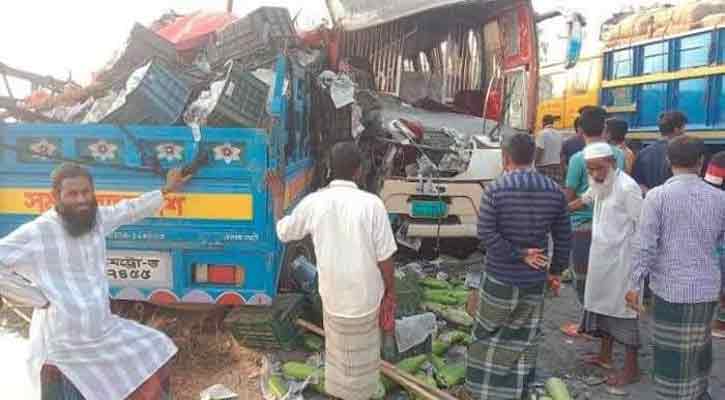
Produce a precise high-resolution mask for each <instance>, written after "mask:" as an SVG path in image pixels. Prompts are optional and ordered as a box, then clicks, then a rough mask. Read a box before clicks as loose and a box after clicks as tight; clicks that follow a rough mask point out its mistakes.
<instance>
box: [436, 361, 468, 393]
mask: <svg viewBox="0 0 725 400" xmlns="http://www.w3.org/2000/svg"><path fill="white" fill-rule="evenodd" d="M436 378H438V383H440V385H441V386H443V387H444V388H450V387H453V386H457V385H460V384H461V383H463V380H464V379H466V365H465V364H463V363H460V364H453V365H447V366H445V367H443V368H441V369H440V370H438V371H437V372H436Z"/></svg>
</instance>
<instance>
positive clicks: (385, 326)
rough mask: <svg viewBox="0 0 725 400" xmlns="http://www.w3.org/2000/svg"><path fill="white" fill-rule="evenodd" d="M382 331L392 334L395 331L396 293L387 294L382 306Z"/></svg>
mask: <svg viewBox="0 0 725 400" xmlns="http://www.w3.org/2000/svg"><path fill="white" fill-rule="evenodd" d="M379 322H380V329H381V330H382V331H383V332H386V333H390V332H394V331H395V293H391V292H386V293H385V295H384V296H383V300H382V302H381V304H380V321H379Z"/></svg>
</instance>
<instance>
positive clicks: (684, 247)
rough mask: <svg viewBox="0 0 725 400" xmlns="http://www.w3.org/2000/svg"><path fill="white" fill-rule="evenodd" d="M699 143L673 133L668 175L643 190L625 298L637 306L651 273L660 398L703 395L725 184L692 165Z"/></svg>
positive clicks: (718, 287)
mask: <svg viewBox="0 0 725 400" xmlns="http://www.w3.org/2000/svg"><path fill="white" fill-rule="evenodd" d="M704 153H705V146H704V143H703V142H702V141H701V140H699V139H695V138H691V137H687V136H679V137H677V138H675V139H673V140H671V141H670V143H669V144H668V147H667V154H668V157H669V161H670V164H671V166H672V173H673V177H672V178H670V179H668V180H667V181H666V182H665V183H664V185H661V186H657V187H655V188H653V189H651V190H650V191H649V192H648V193H647V197H646V198H645V201H644V205H643V208H642V215H641V217H640V227H639V231H640V240H639V243H638V245H637V246H636V247H635V253H634V261H633V272H632V282H631V284H632V286H631V287H633V288H635V290H632V291H630V292H628V293H627V295H626V301H627V303H628V304H629V305H630V307H632V308H633V309H635V310H639V309H640V291H641V288H642V285H643V282H644V279H645V278H646V277H647V276H649V278H650V288H651V290H652V292H653V294H654V310H653V314H654V337H653V342H654V383H655V390H656V392H657V396H658V397H657V398H658V399H673V400H674V399H677V400H709V399H711V397H710V395H709V394H708V377H709V376H710V372H711V369H712V330H711V323H712V320H713V317H714V314H715V310H716V309H717V305H718V299H719V298H720V296H721V295H722V293H723V289H724V287H723V283H722V279H721V275H722V268H723V264H722V260H721V258H720V257H719V255H718V253H717V248H718V246H719V244H720V243H722V240H723V236H725V231H724V230H725V192H724V191H722V190H720V189H718V188H714V187H712V186H710V185H708V184H707V183H706V182H704V181H703V180H702V179H701V178H700V177H699V176H698V173H699V171H700V170H701V167H702V163H703V154H704Z"/></svg>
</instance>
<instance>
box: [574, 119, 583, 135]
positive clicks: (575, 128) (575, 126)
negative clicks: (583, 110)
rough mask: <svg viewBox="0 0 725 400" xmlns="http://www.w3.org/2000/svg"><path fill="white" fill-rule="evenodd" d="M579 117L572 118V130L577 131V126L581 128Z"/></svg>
mask: <svg viewBox="0 0 725 400" xmlns="http://www.w3.org/2000/svg"><path fill="white" fill-rule="evenodd" d="M581 121H582V120H581V117H576V119H575V120H574V132H575V133H579V128H581V125H582V122H581Z"/></svg>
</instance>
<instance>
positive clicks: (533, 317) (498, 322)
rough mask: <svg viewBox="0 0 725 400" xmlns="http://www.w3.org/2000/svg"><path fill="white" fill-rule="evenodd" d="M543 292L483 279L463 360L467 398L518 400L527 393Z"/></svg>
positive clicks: (539, 334) (539, 287)
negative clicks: (465, 364) (473, 324)
mask: <svg viewBox="0 0 725 400" xmlns="http://www.w3.org/2000/svg"><path fill="white" fill-rule="evenodd" d="M544 289H545V285H544V283H541V284H537V285H534V286H531V287H528V288H518V287H515V286H510V285H506V284H504V283H502V282H500V281H498V280H496V279H495V278H493V277H491V276H490V275H488V274H486V275H485V276H484V278H483V282H482V283H481V286H480V289H479V291H480V301H479V305H478V312H477V313H476V323H475V326H474V328H473V339H474V341H473V343H472V344H471V345H470V346H469V348H468V354H467V356H466V362H467V367H466V390H467V392H468V394H469V395H470V397H471V398H472V399H475V400H483V399H487V400H497V399H501V400H511V399H521V398H522V397H523V396H524V395H525V394H526V393H527V391H528V389H529V386H530V385H531V384H532V383H533V382H534V379H535V376H536V357H537V353H538V345H539V341H540V340H541V337H542V332H541V322H542V319H543V314H544V291H545V290H544Z"/></svg>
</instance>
